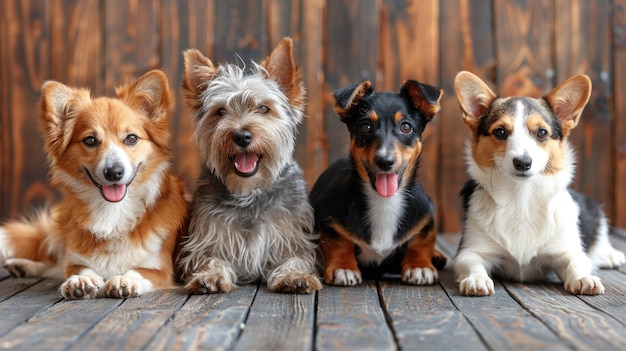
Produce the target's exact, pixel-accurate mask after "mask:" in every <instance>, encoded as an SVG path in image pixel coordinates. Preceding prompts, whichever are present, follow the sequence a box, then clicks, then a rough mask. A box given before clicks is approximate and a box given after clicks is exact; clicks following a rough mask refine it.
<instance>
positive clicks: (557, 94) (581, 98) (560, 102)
mask: <svg viewBox="0 0 626 351" xmlns="http://www.w3.org/2000/svg"><path fill="white" fill-rule="evenodd" d="M590 96H591V79H589V77H588V76H586V75H584V74H581V75H577V76H574V77H571V78H569V79H568V80H566V81H565V82H563V83H561V84H560V85H559V86H558V87H556V88H554V89H553V90H552V91H551V92H550V93H548V95H546V96H544V99H545V100H546V101H547V102H548V104H549V105H550V108H552V111H553V112H554V114H555V115H556V116H557V117H558V118H559V119H560V120H561V125H562V126H563V134H564V135H565V136H567V135H568V134H569V131H570V130H572V129H573V128H574V127H576V125H577V124H578V121H579V120H580V115H581V114H582V112H583V109H584V108H585V106H586V105H587V102H588V101H589V97H590Z"/></svg>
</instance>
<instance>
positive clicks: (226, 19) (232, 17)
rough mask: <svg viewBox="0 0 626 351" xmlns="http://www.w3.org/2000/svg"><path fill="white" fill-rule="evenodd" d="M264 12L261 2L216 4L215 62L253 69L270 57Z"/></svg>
mask: <svg viewBox="0 0 626 351" xmlns="http://www.w3.org/2000/svg"><path fill="white" fill-rule="evenodd" d="M263 10H264V8H263V1H262V0H251V1H247V0H233V1H216V2H215V16H216V21H215V30H214V32H215V34H214V37H215V53H214V61H215V62H229V63H240V64H245V65H250V60H255V61H258V60H261V59H262V58H264V56H265V55H267V54H269V53H268V52H266V51H265V48H266V45H265V44H266V40H267V36H266V28H267V26H266V23H264V19H265V13H264V11H263ZM238 56H239V58H238ZM240 61H241V62H240Z"/></svg>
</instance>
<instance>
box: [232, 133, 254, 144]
mask: <svg viewBox="0 0 626 351" xmlns="http://www.w3.org/2000/svg"><path fill="white" fill-rule="evenodd" d="M233 141H234V142H235V144H237V145H239V146H241V147H247V146H248V145H250V143H251V142H252V133H251V132H249V131H247V130H242V131H240V132H237V133H235V134H234V135H233Z"/></svg>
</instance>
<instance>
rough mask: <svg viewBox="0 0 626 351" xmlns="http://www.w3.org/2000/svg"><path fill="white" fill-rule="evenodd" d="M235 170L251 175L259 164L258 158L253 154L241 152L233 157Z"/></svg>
mask: <svg viewBox="0 0 626 351" xmlns="http://www.w3.org/2000/svg"><path fill="white" fill-rule="evenodd" d="M234 161H235V168H237V170H238V171H239V172H241V173H251V172H253V171H254V169H255V168H256V164H257V162H259V156H257V154H255V153H254V152H242V153H239V154H237V155H235V159H234Z"/></svg>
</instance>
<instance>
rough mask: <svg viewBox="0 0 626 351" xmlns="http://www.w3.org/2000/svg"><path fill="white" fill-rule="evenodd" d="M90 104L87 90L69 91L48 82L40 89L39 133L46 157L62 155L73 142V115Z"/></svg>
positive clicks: (71, 89) (59, 85)
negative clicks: (42, 140) (71, 141)
mask: <svg viewBox="0 0 626 351" xmlns="http://www.w3.org/2000/svg"><path fill="white" fill-rule="evenodd" d="M90 101H91V98H90V93H89V90H88V89H80V88H71V87H68V86H66V85H65V84H63V83H59V82H57V81H53V80H49V81H46V82H44V84H43V85H42V87H41V99H40V102H39V116H38V120H39V129H40V130H41V133H42V134H43V139H44V149H45V151H46V153H47V154H48V155H49V156H52V155H56V156H58V155H61V154H62V153H63V152H64V151H65V149H66V148H67V145H68V144H69V142H70V140H71V138H72V130H73V129H74V125H75V124H76V118H75V117H76V115H77V114H78V113H80V111H81V110H82V109H83V108H84V107H85V106H87V105H88V104H89V103H90Z"/></svg>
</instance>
